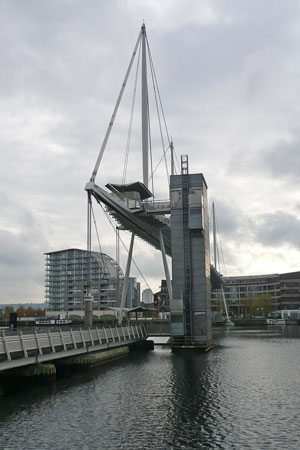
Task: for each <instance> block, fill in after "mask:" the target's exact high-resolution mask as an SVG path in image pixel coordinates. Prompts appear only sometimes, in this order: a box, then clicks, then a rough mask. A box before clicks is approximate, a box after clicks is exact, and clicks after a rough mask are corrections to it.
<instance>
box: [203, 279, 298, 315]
mask: <svg viewBox="0 0 300 450" xmlns="http://www.w3.org/2000/svg"><path fill="white" fill-rule="evenodd" d="M223 282H224V293H225V298H226V303H227V307H228V309H229V312H230V313H231V314H232V315H233V316H243V315H244V314H245V306H244V304H243V303H244V302H245V299H247V298H252V299H256V298H257V297H259V296H261V295H263V294H268V295H269V296H270V297H271V299H272V302H273V310H274V311H277V310H296V309H299V308H300V272H289V273H283V274H270V275H252V276H239V277H224V278H223ZM222 302H223V299H222V292H221V290H220V289H214V290H213V291H212V309H213V311H218V310H219V309H222Z"/></svg>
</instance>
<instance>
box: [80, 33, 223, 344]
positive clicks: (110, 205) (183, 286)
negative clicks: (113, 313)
mask: <svg viewBox="0 0 300 450" xmlns="http://www.w3.org/2000/svg"><path fill="white" fill-rule="evenodd" d="M147 49H148V51H147ZM137 53H138V54H141V74H142V79H141V99H142V104H141V112H142V161H143V182H141V181H135V182H132V183H127V184H126V183H125V179H124V177H123V180H122V184H116V183H108V184H106V186H105V187H106V188H107V190H105V189H104V188H103V187H100V186H98V185H97V184H96V183H95V178H96V175H97V172H98V169H99V166H100V163H101V160H102V157H103V153H104V150H105V148H106V144H107V141H108V138H109V136H110V133H111V130H112V127H113V124H114V120H115V117H116V115H117V112H118V108H119V105H120V102H121V99H122V96H123V93H124V89H125V87H126V83H127V80H128V76H129V73H130V71H131V68H132V65H133V62H134V59H135V56H136V54H137ZM147 56H148V60H149V63H148V64H149V67H150V68H151V75H152V82H153V86H156V88H155V89H154V91H155V92H159V89H158V86H157V81H156V76H155V74H154V68H153V62H152V58H151V55H150V51H149V44H148V40H147V36H146V28H145V25H144V24H143V26H142V28H141V31H140V33H139V36H138V40H137V42H136V45H135V48H134V52H133V55H132V57H131V60H130V63H129V67H128V69H127V72H126V75H125V79H124V82H123V84H122V87H121V91H120V93H119V96H118V99H117V103H116V106H115V108H114V111H113V114H112V117H111V120H110V122H109V126H108V129H107V132H106V134H105V137H104V141H103V144H102V146H101V149H100V152H99V155H98V158H97V161H96V164H95V167H94V170H93V172H92V175H91V177H90V180H89V182H88V183H87V184H86V186H85V189H86V191H87V196H88V218H87V251H88V254H90V253H91V223H92V198H94V199H95V200H96V202H97V203H99V204H101V206H102V205H103V206H104V208H105V209H106V211H107V212H108V213H109V214H110V215H111V216H112V218H113V219H114V221H115V222H116V224H117V228H118V230H126V231H129V233H131V241H130V247H129V251H128V259H127V265H126V272H125V277H124V285H123V290H122V298H121V312H120V315H119V320H120V323H121V321H122V310H123V308H124V306H125V301H126V294H127V288H128V280H129V274H130V267H131V260H132V253H133V246H134V239H135V236H137V237H139V238H140V239H142V240H143V241H145V242H147V243H148V244H149V245H150V246H152V247H154V248H155V249H157V250H159V251H160V252H161V255H162V261H163V266H164V272H165V278H166V281H167V288H168V294H169V298H170V312H171V335H172V340H173V346H172V349H173V351H175V350H181V349H192V348H193V349H195V350H204V351H207V350H209V349H210V348H211V347H212V324H211V304H210V301H211V300H210V293H211V284H215V285H216V286H221V284H222V282H221V277H220V274H219V273H217V271H216V270H215V268H214V267H213V266H212V265H211V264H210V255H209V247H210V242H209V223H208V206H207V184H206V181H205V178H204V176H203V174H202V173H196V174H195V173H191V174H190V173H189V165H188V157H187V155H182V156H181V166H180V167H179V170H180V174H178V175H176V174H175V165H174V154H173V151H174V149H173V143H172V141H170V139H169V133H168V131H167V129H166V137H167V141H168V144H169V145H168V147H167V149H166V148H165V145H164V139H163V138H162V148H163V156H164V157H165V158H166V151H167V150H170V153H171V170H170V173H171V176H170V177H169V179H168V183H169V199H168V200H157V199H155V198H154V194H153V193H152V192H151V191H150V189H149V186H148V184H149V181H150V180H151V179H152V188H153V173H154V172H153V171H152V174H151V175H150V177H149V173H148V166H149V142H151V136H150V131H149V130H150V121H149V117H148V114H149V103H148V101H149V100H148V99H149V95H148V83H147ZM138 63H139V58H138ZM135 88H136V85H135ZM134 98H135V96H134ZM155 98H156V100H157V97H155ZM158 103H159V104H160V107H161V109H162V106H161V102H158ZM158 103H157V112H158V115H159V108H158V106H159V104H158ZM131 119H132V118H131ZM131 122H132V120H131ZM159 123H160V124H162V123H164V124H165V118H164V113H163V111H161V117H159ZM165 125H166V124H165ZM160 131H161V132H162V130H161V127H160ZM130 134H131V129H130V132H129V135H130ZM161 134H162V133H161ZM149 138H150V139H149ZM127 157H128V154H127ZM151 158H152V156H151ZM165 161H166V160H165ZM151 162H152V159H151ZM166 165H167V162H166ZM151 166H152V163H151ZM167 172H168V171H167ZM153 192H154V191H153ZM167 256H170V257H172V277H171V276H170V272H169V267H168V262H167ZM92 304H93V297H92V294H91V292H87V295H86V298H85V305H86V324H89V323H91V321H92Z"/></svg>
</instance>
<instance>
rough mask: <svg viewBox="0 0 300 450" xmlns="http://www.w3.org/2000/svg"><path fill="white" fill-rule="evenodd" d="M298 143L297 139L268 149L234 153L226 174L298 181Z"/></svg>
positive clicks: (299, 144)
mask: <svg viewBox="0 0 300 450" xmlns="http://www.w3.org/2000/svg"><path fill="white" fill-rule="evenodd" d="M299 167H300V141H299V140H298V138H294V139H291V140H289V141H287V140H286V141H284V140H280V141H279V142H277V143H276V144H275V145H274V146H272V147H269V148H261V149H258V150H257V149H256V150H255V151H253V150H251V149H248V150H246V149H244V150H242V151H239V152H236V153H235V154H234V155H233V156H232V158H231V161H230V164H229V166H228V173H232V171H236V172H239V173H243V174H245V175H246V174H249V175H252V174H253V173H256V174H260V175H261V176H262V175H264V176H265V177H269V178H270V179H276V180H278V179H279V180H282V181H292V182H294V183H299V181H300V171H299Z"/></svg>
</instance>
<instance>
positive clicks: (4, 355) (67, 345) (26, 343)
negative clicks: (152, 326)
mask: <svg viewBox="0 0 300 450" xmlns="http://www.w3.org/2000/svg"><path fill="white" fill-rule="evenodd" d="M146 338H147V331H146V328H145V326H143V325H142V324H139V323H134V324H132V323H130V324H126V325H120V326H113V327H108V328H104V327H101V328H100V327H99V328H98V327H93V328H86V329H85V328H70V329H68V330H62V329H61V328H60V329H57V328H56V329H54V330H51V328H48V329H45V330H44V329H43V330H39V332H38V330H35V331H34V332H33V333H32V332H31V333H29V334H28V333H26V332H23V331H21V330H19V331H18V332H12V331H8V330H6V331H4V330H2V333H0V372H1V371H2V370H7V369H9V368H14V367H21V366H25V365H28V364H33V363H36V362H45V361H49V360H54V359H59V358H65V357H68V356H73V355H79V354H83V353H91V352H95V351H101V350H104V349H106V348H110V347H118V346H120V345H127V344H130V343H134V342H137V341H141V340H145V339H146Z"/></svg>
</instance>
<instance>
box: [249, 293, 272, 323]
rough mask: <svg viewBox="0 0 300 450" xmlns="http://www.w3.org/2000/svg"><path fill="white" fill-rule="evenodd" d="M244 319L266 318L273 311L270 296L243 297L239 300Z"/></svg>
mask: <svg viewBox="0 0 300 450" xmlns="http://www.w3.org/2000/svg"><path fill="white" fill-rule="evenodd" d="M241 305H242V306H243V309H244V315H245V317H246V318H247V317H249V315H253V316H266V315H267V314H268V313H269V312H271V311H273V309H274V301H273V299H272V297H271V295H270V294H261V295H259V296H258V297H256V298H253V297H245V298H242V299H241Z"/></svg>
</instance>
